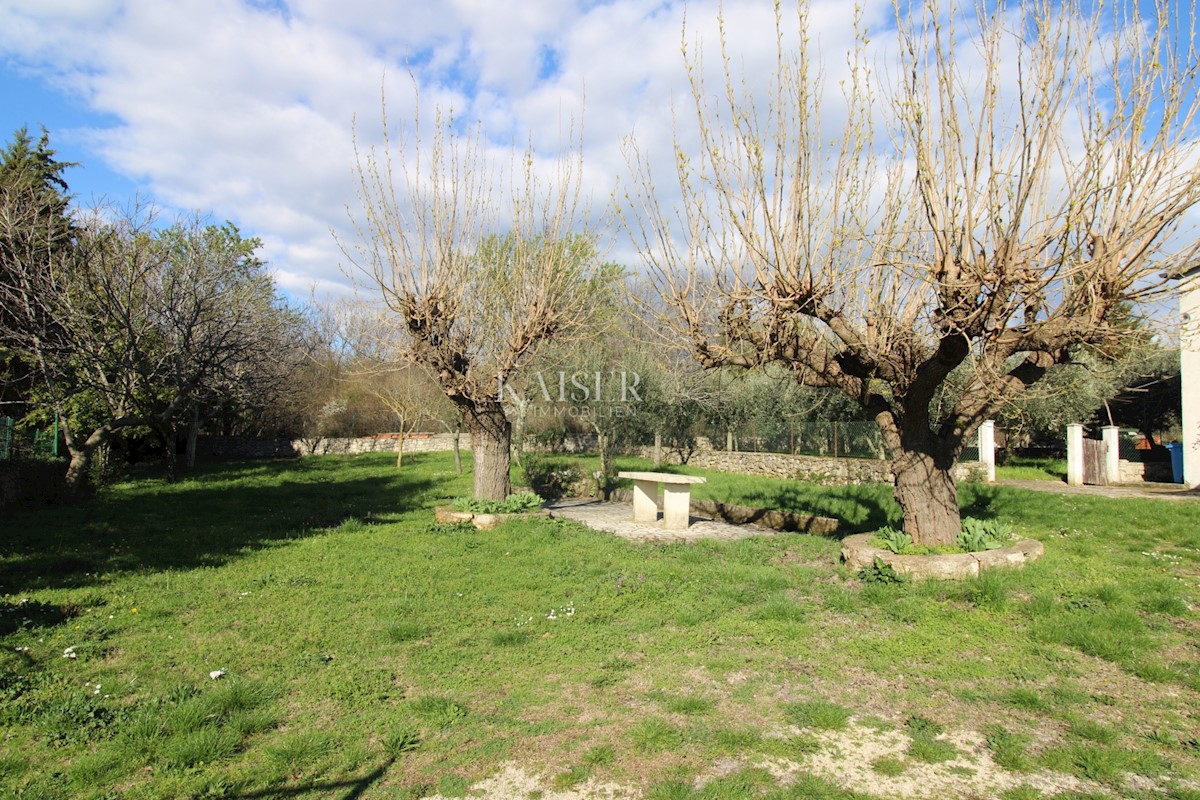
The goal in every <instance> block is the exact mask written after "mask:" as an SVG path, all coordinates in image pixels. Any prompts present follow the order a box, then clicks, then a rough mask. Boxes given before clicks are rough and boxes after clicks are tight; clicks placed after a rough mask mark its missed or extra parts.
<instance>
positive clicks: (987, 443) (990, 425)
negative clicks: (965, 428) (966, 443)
mask: <svg viewBox="0 0 1200 800" xmlns="http://www.w3.org/2000/svg"><path fill="white" fill-rule="evenodd" d="M979 460H980V461H982V462H983V468H984V471H985V472H986V473H987V482H988V483H995V482H996V422H995V420H990V419H989V420H986V421H985V422H984V423H983V424H982V425H980V426H979Z"/></svg>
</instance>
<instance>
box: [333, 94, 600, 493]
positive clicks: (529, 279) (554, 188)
mask: <svg viewBox="0 0 1200 800" xmlns="http://www.w3.org/2000/svg"><path fill="white" fill-rule="evenodd" d="M418 105H419V103H418ZM424 122H425V121H424V120H423V119H422V118H421V116H420V112H419V111H418V112H417V113H416V114H415V115H414V119H413V120H411V124H409V125H407V126H405V127H404V129H403V130H402V131H400V132H399V135H398V136H395V137H393V135H392V133H391V131H390V130H389V128H388V122H387V118H386V111H385V114H384V120H383V128H384V140H383V144H382V145H380V146H377V147H371V148H369V149H365V150H364V149H363V148H358V147H357V145H356V152H357V169H356V176H357V191H358V201H359V209H358V210H357V212H355V213H353V214H352V217H353V221H354V224H355V228H356V232H357V235H356V240H355V241H354V242H353V243H352V244H351V245H349V246H347V244H346V243H343V250H344V251H345V252H346V255H347V257H348V258H349V259H350V260H351V261H353V262H354V263H355V264H356V265H357V266H358V267H359V268H360V271H361V272H362V274H364V275H365V276H366V277H367V278H368V279H369V283H370V285H371V287H372V289H373V290H377V291H378V293H379V296H380V297H382V299H383V301H384V302H385V303H386V305H387V307H388V308H389V309H391V311H392V312H394V313H395V314H396V315H397V317H398V319H399V320H401V321H402V325H403V333H404V335H405V336H406V337H407V352H406V355H407V357H408V358H409V359H410V360H411V361H412V362H413V363H415V364H417V365H419V366H421V367H422V368H424V369H425V370H426V371H427V372H429V374H431V375H432V376H433V378H434V380H435V381H436V382H437V384H438V386H439V387H440V388H441V391H442V392H443V393H444V394H445V395H446V397H447V398H449V400H450V401H451V402H452V403H453V404H454V406H455V407H456V408H457V409H458V410H459V411H460V412H461V414H462V417H463V420H464V422H465V424H466V427H467V429H468V430H469V431H470V433H471V448H472V452H473V456H474V492H475V496H476V497H477V498H481V499H501V498H503V497H505V496H506V495H507V494H508V493H509V489H510V484H509V464H510V457H511V452H510V451H511V442H512V424H511V421H510V420H509V418H508V416H507V415H506V414H505V409H504V405H503V399H502V389H501V387H502V385H503V384H504V383H505V382H506V381H508V380H511V379H512V378H514V377H515V376H516V375H517V374H518V373H519V372H520V371H521V370H522V369H523V368H525V367H526V366H527V365H528V364H529V363H530V362H531V360H532V359H533V358H534V357H535V356H536V355H537V353H538V351H539V349H540V348H541V347H542V346H543V345H544V344H545V343H546V342H548V341H550V340H554V341H556V342H558V343H560V344H561V343H563V342H569V341H572V340H577V339H579V338H581V337H584V336H586V335H588V332H589V330H590V328H591V325H592V318H593V312H594V307H593V303H592V301H591V299H590V297H591V295H592V294H593V293H594V292H595V291H597V290H598V289H600V288H601V287H602V286H603V279H604V271H603V270H602V269H601V267H602V260H601V258H600V253H599V252H598V250H597V247H596V238H595V235H594V233H593V231H592V230H590V229H589V227H588V222H587V219H586V214H585V209H584V207H583V204H582V202H581V195H580V178H581V172H582V163H581V160H580V157H579V152H578V148H577V147H574V146H572V147H570V148H567V150H566V151H565V152H562V153H560V154H558V155H556V156H555V157H553V158H549V159H544V158H542V157H540V156H539V155H538V154H537V153H535V152H534V150H533V148H532V146H530V147H529V148H528V149H526V150H524V151H519V152H518V151H512V150H509V149H505V150H504V155H503V156H502V157H501V158H499V159H497V157H496V156H495V154H494V150H493V149H492V148H490V147H489V144H488V142H487V140H486V138H485V137H484V135H483V132H482V129H481V128H480V127H478V126H476V127H473V128H472V127H470V126H465V127H464V126H463V125H462V124H460V122H459V121H458V120H456V119H454V117H453V116H452V115H450V114H448V113H444V112H442V111H441V110H439V111H437V112H436V113H435V115H434V119H433V122H432V125H430V126H429V130H428V131H425V130H424V129H423V124H424Z"/></svg>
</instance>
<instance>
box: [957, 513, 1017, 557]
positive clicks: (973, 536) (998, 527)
mask: <svg viewBox="0 0 1200 800" xmlns="http://www.w3.org/2000/svg"><path fill="white" fill-rule="evenodd" d="M1011 538H1012V529H1011V528H1009V527H1008V526H1007V525H1004V524H1002V523H999V522H995V521H993V520H983V519H973V518H971V517H967V518H966V519H964V520H963V529H962V532H960V533H959V534H958V539H957V540H956V544H957V545H958V546H959V547H961V548H962V549H963V550H965V551H966V552H968V553H980V552H982V551H984V550H995V549H996V548H997V547H1003V546H1004V543H1005V542H1006V541H1008V540H1009V539H1011Z"/></svg>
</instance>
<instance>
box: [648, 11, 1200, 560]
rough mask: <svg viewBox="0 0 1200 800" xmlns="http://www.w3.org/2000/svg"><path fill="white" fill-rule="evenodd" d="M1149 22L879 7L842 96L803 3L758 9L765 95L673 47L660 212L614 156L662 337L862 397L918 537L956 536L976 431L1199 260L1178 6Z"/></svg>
mask: <svg viewBox="0 0 1200 800" xmlns="http://www.w3.org/2000/svg"><path fill="white" fill-rule="evenodd" d="M1149 5H1151V4H1149V3H1136V2H1132V0H1118V2H1116V3H1115V5H1110V4H1101V3H1096V4H1088V5H1087V8H1089V9H1091V10H1090V11H1088V10H1085V9H1084V8H1082V7H1081V6H1080V5H1079V4H1074V3H1058V2H1053V1H1052V0H1030V2H1025V3H1020V4H1017V3H1007V2H997V3H987V4H978V5H976V4H974V3H961V2H944V3H919V4H908V3H902V2H896V3H895V4H894V15H889V17H891V18H890V19H889V20H888V25H887V26H886V27H885V29H883V30H881V31H878V32H873V31H867V30H865V27H864V26H863V25H862V23H861V20H860V21H859V25H858V29H859V35H858V41H857V45H856V46H855V47H854V48H852V50H851V52H850V53H849V54H848V61H847V66H846V67H844V68H842V69H841V73H842V76H843V77H842V78H841V81H840V88H841V96H840V99H841V100H842V101H844V102H842V103H836V104H835V103H834V102H833V101H832V98H834V97H837V89H836V88H835V87H827V86H826V85H825V81H824V80H823V77H824V71H825V70H826V69H828V67H827V66H823V65H822V64H821V63H820V62H818V60H817V59H818V58H819V56H818V53H819V52H820V51H819V49H818V48H816V47H815V46H814V45H813V44H812V42H811V41H810V38H809V32H808V19H809V5H808V3H806V2H799V3H797V5H796V8H795V17H794V21H793V19H792V18H790V17H787V16H786V15H785V12H784V11H783V10H782V9H781V6H777V12H776V26H775V27H776V30H775V34H776V38H775V42H776V47H777V60H776V62H775V69H774V75H773V80H772V81H771V86H770V89H769V91H768V93H767V94H766V95H765V96H763V95H756V94H755V93H754V91H753V90H751V89H749V88H748V87H747V85H746V83H745V82H744V81H743V79H742V77H741V76H740V75H739V74H738V71H737V68H736V67H735V64H734V61H733V59H732V57H731V56H730V55H729V51H728V48H727V46H726V45H725V39H724V36H723V37H722V47H721V55H722V57H723V61H722V65H721V66H722V67H723V69H722V70H720V71H721V72H722V73H723V76H724V80H723V81H722V83H721V86H720V88H719V89H718V90H717V91H713V90H711V89H710V84H709V83H708V82H707V81H706V78H705V74H704V64H703V61H702V59H701V57H700V55H699V54H697V53H696V52H694V51H693V50H691V49H689V46H688V44H687V42H686V32H685V48H684V61H685V64H686V66H687V69H688V73H689V75H690V78H691V88H692V99H693V100H694V104H693V107H694V111H695V119H694V124H695V131H696V135H697V136H698V143H697V144H696V145H695V146H694V147H693V146H691V145H690V144H689V143H688V142H687V140H686V138H685V136H684V131H683V130H682V129H679V131H680V132H679V133H678V134H677V136H678V140H677V143H676V149H677V153H678V157H677V179H678V185H679V188H680V191H681V192H682V197H681V200H680V202H679V203H678V205H667V204H665V203H663V202H662V201H661V199H660V198H661V197H662V196H663V195H662V194H661V193H660V192H659V191H658V190H657V187H656V186H655V184H654V180H653V176H652V174H651V172H650V168H649V166H648V159H647V158H646V157H644V156H642V155H639V153H638V152H637V150H636V148H634V149H633V151H632V153H631V163H632V165H633V169H634V172H635V175H636V177H637V178H638V181H637V184H638V186H639V187H640V188H639V189H638V190H635V191H634V192H633V194H632V197H631V204H630V205H631V206H632V209H633V210H632V212H631V213H630V215H629V227H630V229H631V230H632V231H633V233H634V234H635V235H636V237H637V238H638V239H639V240H640V242H641V243H642V245H643V248H642V249H643V252H644V255H645V258H646V263H647V268H648V273H649V276H650V279H651V280H652V281H653V282H654V284H655V286H656V288H657V289H658V291H659V293H660V294H661V295H662V296H663V298H665V299H666V300H667V301H668V304H669V306H670V307H671V309H672V311H673V313H672V315H670V316H666V317H664V319H663V325H664V326H669V327H670V330H672V331H673V332H674V333H675V334H676V335H677V336H682V337H684V338H685V340H686V341H687V342H688V343H689V344H690V346H691V349H692V350H693V351H694V353H695V355H696V357H697V358H698V359H699V360H700V361H701V362H702V363H703V364H705V365H708V366H717V365H724V364H737V365H746V366H754V365H757V364H760V363H762V362H766V361H782V362H785V363H787V364H789V365H792V366H793V367H794V368H795V369H796V374H797V376H798V379H799V380H801V381H802V382H805V383H808V384H811V385H819V386H831V387H835V388H837V389H839V390H841V391H842V392H844V393H845V394H847V395H848V396H850V397H852V398H853V399H855V400H856V401H857V402H858V403H860V404H861V405H862V407H863V408H864V409H865V410H866V412H867V413H868V414H869V415H870V416H871V417H872V418H873V419H874V420H875V422H876V423H877V424H878V425H879V428H880V430H881V431H882V433H883V436H884V439H885V442H886V444H887V447H888V449H889V452H890V455H891V459H892V468H893V471H894V474H895V496H896V499H897V501H898V502H899V504H900V506H901V508H902V509H903V514H904V527H905V530H906V531H907V532H909V533H910V534H911V535H912V536H913V538H914V540H916V541H917V542H920V543H924V544H941V543H947V542H952V541H953V539H954V537H955V535H956V534H957V533H958V531H959V529H960V515H959V508H958V502H957V489H956V486H955V483H954V480H953V478H952V473H951V469H952V467H953V466H954V464H955V461H956V459H957V458H958V456H959V454H960V452H961V450H962V448H963V445H964V442H966V441H967V440H968V439H969V437H971V436H972V435H973V433H974V432H975V430H976V429H977V427H978V426H979V424H980V423H981V422H982V421H983V420H985V419H987V418H988V417H990V416H992V415H993V414H994V413H995V411H996V410H997V409H998V408H999V407H1001V406H1002V405H1003V404H1005V403H1007V402H1009V401H1011V400H1012V399H1013V398H1014V397H1016V396H1019V395H1020V394H1021V393H1022V392H1024V391H1025V390H1026V388H1027V387H1030V386H1032V385H1034V384H1036V383H1037V381H1039V380H1040V379H1041V378H1042V377H1043V376H1044V375H1045V374H1046V372H1047V370H1049V368H1050V367H1051V366H1052V365H1054V364H1056V363H1061V362H1064V361H1066V360H1069V359H1070V358H1071V354H1072V352H1073V349H1074V348H1079V347H1086V348H1091V349H1095V350H1101V351H1103V350H1104V349H1105V348H1106V347H1108V346H1110V345H1111V344H1113V343H1114V342H1115V341H1118V340H1119V338H1120V337H1121V336H1122V335H1124V332H1125V330H1126V328H1125V326H1124V325H1123V324H1119V323H1117V322H1115V321H1114V319H1115V318H1116V317H1118V316H1121V315H1123V314H1124V313H1125V312H1124V311H1123V309H1124V310H1128V309H1133V310H1134V312H1135V313H1136V310H1137V309H1139V308H1141V307H1143V304H1144V303H1146V302H1147V301H1153V300H1155V299H1156V298H1157V297H1159V293H1160V292H1161V291H1162V290H1163V289H1164V282H1163V279H1162V278H1161V277H1160V274H1161V273H1162V272H1164V271H1169V270H1171V269H1173V268H1175V267H1178V266H1180V265H1182V264H1186V263H1189V262H1190V261H1191V260H1192V259H1193V258H1194V254H1195V247H1194V241H1195V238H1194V235H1191V236H1189V235H1188V234H1189V231H1190V228H1189V218H1188V214H1189V212H1191V211H1193V209H1194V208H1195V206H1196V204H1197V201H1198V200H1200V170H1197V168H1196V162H1197V157H1198V155H1200V144H1198V143H1197V141H1196V138H1195V133H1196V128H1195V122H1196V118H1195V114H1196V110H1197V107H1198V106H1197V103H1196V89H1197V72H1198V67H1200V62H1198V59H1197V53H1196V49H1195V41H1196V40H1195V36H1194V34H1195V32H1196V31H1195V15H1194V13H1192V12H1191V11H1185V10H1182V9H1180V8H1177V7H1176V4H1174V3H1172V2H1169V0H1157V2H1155V3H1153V4H1152V5H1153V8H1152V15H1151V16H1149V17H1147V18H1143V17H1141V16H1139V13H1140V11H1141V9H1143V8H1146V7H1147V6H1149ZM893 21H894V23H895V24H894V26H893V25H892V24H891V23H892V22H893ZM724 30H725V28H724V23H722V33H723V34H724ZM797 32H798V36H797ZM869 34H870V35H869ZM788 41H795V42H797V43H798V45H796V46H793V45H791V44H787V42H788ZM881 42H882V44H880V43H881ZM1180 242H1182V243H1183V246H1181V245H1180ZM964 362H971V365H972V367H973V368H972V369H971V371H970V375H969V377H968V379H967V380H966V383H965V385H964V386H963V387H962V391H960V392H958V393H957V397H956V399H955V401H954V402H953V403H952V404H949V405H946V406H944V407H942V408H940V409H939V410H938V411H937V413H934V412H933V411H931V406H932V401H933V399H934V397H935V395H936V394H937V393H938V391H939V387H941V386H942V385H943V383H944V382H945V381H946V379H947V376H949V375H950V374H951V372H952V371H953V370H955V368H956V367H958V366H959V365H961V364H963V363H964Z"/></svg>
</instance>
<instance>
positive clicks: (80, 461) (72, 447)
mask: <svg viewBox="0 0 1200 800" xmlns="http://www.w3.org/2000/svg"><path fill="white" fill-rule="evenodd" d="M60 416H61V415H60ZM61 429H62V434H63V441H64V442H65V443H66V445H67V452H68V453H70V455H71V463H70V464H68V465H67V475H66V479H65V484H66V492H67V496H68V497H74V496H76V495H78V494H79V490H80V489H81V488H82V487H83V483H84V481H86V480H87V476H88V472H89V471H90V470H91V467H92V457H93V456H94V455H95V454H96V451H97V450H99V449H100V448H101V447H102V446H103V445H104V444H105V442H107V441H108V439H109V437H110V436H111V435H112V431H111V430H110V429H108V428H107V427H102V428H97V429H96V430H95V431H93V432H92V434H91V435H90V436H88V438H87V439H85V440H84V441H82V442H80V441H79V440H78V439H76V438H75V434H74V430H73V429H72V427H71V425H70V423H69V422H68V421H67V418H66V417H65V416H62V425H61Z"/></svg>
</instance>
